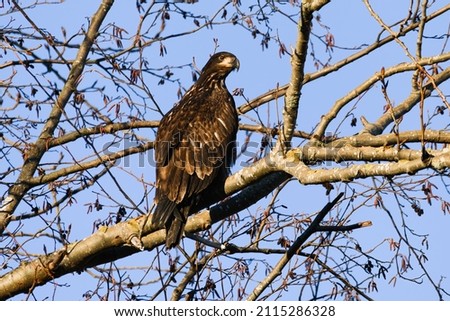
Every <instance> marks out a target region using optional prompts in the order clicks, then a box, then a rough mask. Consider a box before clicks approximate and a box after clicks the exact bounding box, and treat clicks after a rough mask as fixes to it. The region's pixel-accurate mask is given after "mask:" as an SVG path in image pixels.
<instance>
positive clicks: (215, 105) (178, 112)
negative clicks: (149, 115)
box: [152, 52, 239, 249]
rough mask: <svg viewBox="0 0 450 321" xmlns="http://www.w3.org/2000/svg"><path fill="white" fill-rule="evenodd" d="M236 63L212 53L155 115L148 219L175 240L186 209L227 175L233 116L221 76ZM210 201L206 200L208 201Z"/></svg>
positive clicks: (190, 210)
mask: <svg viewBox="0 0 450 321" xmlns="http://www.w3.org/2000/svg"><path fill="white" fill-rule="evenodd" d="M234 69H239V60H238V59H237V58H236V57H235V56H234V55H233V54H231V53H228V52H219V53H216V54H215V55H213V56H212V57H211V58H210V59H209V61H208V62H207V63H206V65H205V67H203V69H202V72H201V74H200V77H199V79H198V80H197V81H196V83H195V84H194V85H193V86H192V87H191V88H190V89H189V90H188V91H187V92H186V94H185V95H184V96H183V98H181V100H180V101H179V103H178V104H176V105H175V107H174V108H173V109H172V110H171V111H170V112H168V113H167V114H166V115H165V116H164V117H163V118H162V120H161V123H160V125H159V129H158V133H157V135H156V140H155V158H156V164H157V166H156V195H155V202H156V204H157V206H156V209H155V212H154V214H153V217H152V222H153V223H154V224H157V225H159V226H161V227H162V226H165V228H166V233H167V237H166V246H167V248H169V249H170V248H172V247H174V246H176V245H177V244H178V243H179V242H180V239H181V236H182V234H183V230H184V226H185V224H186V220H187V218H188V216H189V215H191V214H193V212H194V211H195V208H196V207H197V209H198V206H199V202H201V203H208V200H206V201H205V199H208V198H209V199H211V201H212V199H213V198H214V195H217V193H218V190H219V192H220V190H222V191H223V184H224V182H225V179H226V177H227V176H228V175H229V166H230V165H231V164H232V162H233V161H234V157H235V140H236V133H237V129H238V118H237V112H236V107H235V103H234V100H233V97H232V96H231V94H230V93H229V92H228V90H227V87H226V86H225V78H226V77H227V76H228V74H229V73H230V72H231V71H232V70H234ZM209 203H211V202H209Z"/></svg>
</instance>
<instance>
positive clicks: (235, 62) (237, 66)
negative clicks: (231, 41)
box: [234, 58, 241, 71]
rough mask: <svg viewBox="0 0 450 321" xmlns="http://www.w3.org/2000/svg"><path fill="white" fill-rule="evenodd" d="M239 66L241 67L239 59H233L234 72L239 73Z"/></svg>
mask: <svg viewBox="0 0 450 321" xmlns="http://www.w3.org/2000/svg"><path fill="white" fill-rule="evenodd" d="M240 66H241V63H240V62H239V59H237V58H235V59H234V69H236V71H239V67H240Z"/></svg>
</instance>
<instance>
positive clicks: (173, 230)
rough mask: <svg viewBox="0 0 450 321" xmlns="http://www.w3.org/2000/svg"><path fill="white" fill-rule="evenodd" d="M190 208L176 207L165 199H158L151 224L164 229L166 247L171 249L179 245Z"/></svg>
mask: <svg viewBox="0 0 450 321" xmlns="http://www.w3.org/2000/svg"><path fill="white" fill-rule="evenodd" d="M189 209H190V206H183V207H181V206H180V205H177V204H176V203H175V202H172V201H171V200H169V199H168V198H167V197H165V196H163V197H160V199H159V201H158V205H157V206H156V209H155V212H154V213H153V216H152V223H153V224H156V225H157V226H158V227H160V228H162V227H163V226H164V227H165V228H166V247H167V249H171V248H173V247H175V246H177V245H178V244H179V243H180V240H181V237H182V236H183V232H184V226H185V225H186V221H187V218H188V216H189Z"/></svg>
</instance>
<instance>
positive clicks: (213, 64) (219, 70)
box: [201, 51, 239, 79]
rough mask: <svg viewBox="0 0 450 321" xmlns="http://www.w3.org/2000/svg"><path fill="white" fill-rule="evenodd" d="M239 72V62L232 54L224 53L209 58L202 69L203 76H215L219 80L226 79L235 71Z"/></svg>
mask: <svg viewBox="0 0 450 321" xmlns="http://www.w3.org/2000/svg"><path fill="white" fill-rule="evenodd" d="M235 69H236V70H239V60H238V59H237V58H236V56H235V55H233V54H232V53H229V52H226V51H222V52H218V53H216V54H214V55H212V56H211V58H209V60H208V62H207V63H206V65H205V67H203V69H202V73H201V76H203V75H214V76H216V77H218V78H222V79H223V78H225V77H226V76H228V74H229V73H230V72H231V71H233V70H235Z"/></svg>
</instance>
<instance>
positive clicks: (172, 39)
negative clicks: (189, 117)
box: [0, 0, 450, 300]
mask: <svg viewBox="0 0 450 321" xmlns="http://www.w3.org/2000/svg"><path fill="white" fill-rule="evenodd" d="M163 2H164V3H163ZM1 5H2V7H3V11H2V13H0V15H1V16H2V18H3V19H2V29H1V32H0V39H1V40H0V41H1V48H2V56H3V62H2V63H1V64H0V70H1V71H2V73H1V76H0V78H1V79H0V88H1V95H0V97H1V98H0V104H1V109H0V110H1V113H2V118H1V120H0V133H1V142H0V144H1V154H0V157H1V161H0V177H1V185H0V189H1V207H0V232H1V251H0V257H1V261H0V264H1V267H2V274H1V277H0V298H2V299H8V298H25V299H39V300H41V299H47V298H48V299H55V300H57V299H61V298H72V299H79V298H80V297H81V296H83V297H84V298H86V299H110V300H112V299H116V300H120V299H124V300H125V299H126V300H140V299H173V300H179V299H182V298H184V299H187V300H193V299H201V300H203V299H208V300H209V299H226V300H244V299H248V300H256V299H261V300H264V299H280V298H291V299H292V298H295V299H297V298H298V299H316V300H317V299H325V300H333V299H348V300H353V299H366V300H371V299H373V298H383V296H382V295H383V293H384V291H388V290H387V289H388V288H389V289H392V288H393V289H394V290H395V287H396V286H400V287H401V285H398V283H406V284H408V285H409V286H411V283H412V284H414V285H415V286H416V287H419V286H422V287H423V286H425V287H426V288H427V289H428V290H430V289H431V290H432V291H429V292H427V293H428V294H427V295H429V296H428V297H429V298H437V299H444V298H448V295H449V294H448V293H449V292H448V291H449V287H450V285H449V284H448V281H445V273H447V272H446V268H445V266H443V265H441V266H440V267H439V268H438V272H435V271H434V269H435V267H436V263H435V260H436V258H435V257H434V256H433V259H430V260H429V257H431V256H430V255H431V254H430V253H432V249H433V248H439V242H430V239H432V238H433V235H434V234H433V233H438V232H436V231H435V230H436V229H437V228H436V226H438V225H439V223H437V222H439V221H443V222H446V223H448V222H447V221H448V216H446V214H448V213H449V212H450V203H449V202H448V201H447V199H448V194H449V189H448V186H449V183H450V182H449V180H448V174H449V167H450V152H449V149H448V147H447V144H448V143H450V133H449V131H448V126H449V125H448V113H449V108H450V105H449V103H448V101H447V95H448V89H449V87H448V84H449V82H448V79H449V77H450V68H449V67H448V62H449V60H450V53H449V52H448V49H447V48H448V39H449V31H448V30H449V29H448V24H447V25H446V24H444V23H443V22H446V21H448V12H449V10H450V5H448V4H446V5H444V4H442V3H439V2H434V1H427V0H422V1H409V2H408V3H407V4H406V3H404V4H389V9H388V8H387V7H383V8H377V6H375V3H371V2H370V1H369V0H364V1H363V3H361V2H356V1H354V2H349V3H348V4H346V5H347V6H348V8H346V9H345V14H344V11H343V9H342V8H341V7H342V3H339V2H336V3H335V2H331V1H329V0H303V1H301V3H300V1H289V2H287V1H253V2H251V4H247V3H244V2H241V1H217V2H214V4H212V3H208V4H203V3H202V1H200V2H197V3H196V4H183V3H179V1H174V2H171V1H136V4H135V6H134V7H132V6H130V3H128V2H127V3H121V2H120V1H117V2H115V1H113V0H103V1H102V2H101V3H100V1H97V2H95V6H98V7H97V8H92V6H93V5H94V2H92V3H91V5H90V6H88V7H87V8H88V9H89V10H91V12H90V13H89V15H90V18H87V19H84V20H83V10H86V8H79V4H78V6H77V3H76V2H74V1H68V2H61V3H49V2H47V1H40V0H34V1H28V2H26V1H24V2H18V1H16V0H10V1H2V2H1ZM391 6H392V10H391V8H390V7H391ZM72 12H73V14H69V15H67V13H72ZM124 13H127V14H126V15H125V14H124ZM63 14H66V15H65V17H66V18H67V20H65V22H64V23H61V24H63V26H60V25H59V24H60V23H59V20H53V19H52V17H54V16H55V15H57V16H61V15H63ZM347 15H348V16H347ZM66 18H65V19H66ZM72 20H73V21H72ZM58 28H60V29H58ZM342 28H343V29H342ZM341 29H342V30H341ZM363 30H364V32H359V31H363ZM295 37H296V39H295ZM204 39H207V40H204ZM249 39H252V40H253V42H249ZM211 40H213V41H211ZM208 43H209V44H211V46H210V45H209V44H208ZM224 44H226V45H227V46H228V47H227V48H223V47H224ZM258 46H261V49H262V50H260V49H257V47H258ZM219 47H220V48H221V49H227V50H228V51H232V52H235V53H236V54H237V56H238V57H239V58H240V60H241V65H242V66H243V67H244V68H245V62H246V61H247V62H248V64H247V65H248V66H253V67H254V69H253V70H251V71H247V75H250V76H247V78H245V77H244V76H241V75H242V72H243V71H241V72H240V73H239V74H237V75H235V76H233V77H234V79H230V80H229V83H233V82H235V81H236V79H240V80H239V81H236V82H238V83H239V85H241V86H242V88H240V87H238V88H236V87H234V88H236V89H234V90H233V93H234V95H235V98H236V101H237V104H238V105H239V108H238V111H239V113H240V115H241V119H240V121H241V123H240V134H239V146H240V153H239V157H238V162H237V165H236V166H235V168H234V169H233V175H232V176H230V177H229V178H228V179H227V181H226V185H225V191H226V193H227V195H228V197H227V198H226V199H225V200H223V201H222V202H219V203H218V204H211V206H210V207H208V208H205V209H204V210H202V211H200V212H199V213H198V214H196V215H193V216H192V217H191V218H190V219H189V221H188V224H187V226H186V237H185V238H184V240H183V242H182V244H181V246H180V247H178V248H177V249H173V250H171V251H166V250H165V249H164V247H163V246H160V245H161V244H163V243H164V235H165V233H164V231H162V230H156V228H155V227H154V226H152V225H151V224H150V220H149V219H148V218H149V213H151V211H152V201H153V196H154V185H153V183H154V168H153V166H152V165H153V163H152V160H153V159H152V153H151V151H152V146H153V139H154V134H155V132H156V130H157V127H158V121H159V119H160V118H161V116H162V115H163V114H164V113H165V112H167V111H168V110H169V109H170V107H171V105H172V104H173V103H175V102H176V101H177V99H179V97H180V96H181V95H182V94H183V93H184V91H185V90H186V88H188V87H189V86H190V84H191V83H192V80H195V79H196V77H197V75H198V70H199V69H200V68H201V67H202V64H203V63H204V62H206V60H207V58H208V56H209V55H210V54H212V53H213V52H214V51H216V49H218V48H219ZM230 47H231V48H230ZM240 53H241V55H239V54H240ZM278 55H279V58H277V57H276V56H278ZM193 56H194V57H195V58H194V59H192V57H193ZM242 56H244V57H242ZM169 58H170V60H169ZM252 63H253V65H252ZM257 66H259V68H258V69H257V70H256V68H257ZM244 68H242V69H244ZM283 72H285V73H284V74H283ZM288 72H289V73H290V76H289V75H288ZM187 74H189V75H190V76H191V77H192V78H193V79H192V80H189V79H187V77H186V75H187ZM244 75H245V73H244ZM274 75H275V76H274ZM283 75H284V76H283ZM233 77H230V78H233ZM283 77H284V78H283ZM265 82H267V83H268V84H270V86H272V88H273V89H270V90H267V91H266V88H267V87H264V88H263V85H264V86H266V85H265V84H266V83H265ZM284 84H285V85H284ZM267 86H269V85H267ZM244 89H246V90H245V91H244ZM248 93H250V94H248ZM300 96H301V97H302V98H301V99H300ZM438 213H439V214H438ZM361 228H363V229H361ZM356 230H358V231H356ZM433 260H434V261H433ZM431 267H432V268H431ZM81 281H82V282H81ZM19 294H21V295H19Z"/></svg>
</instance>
